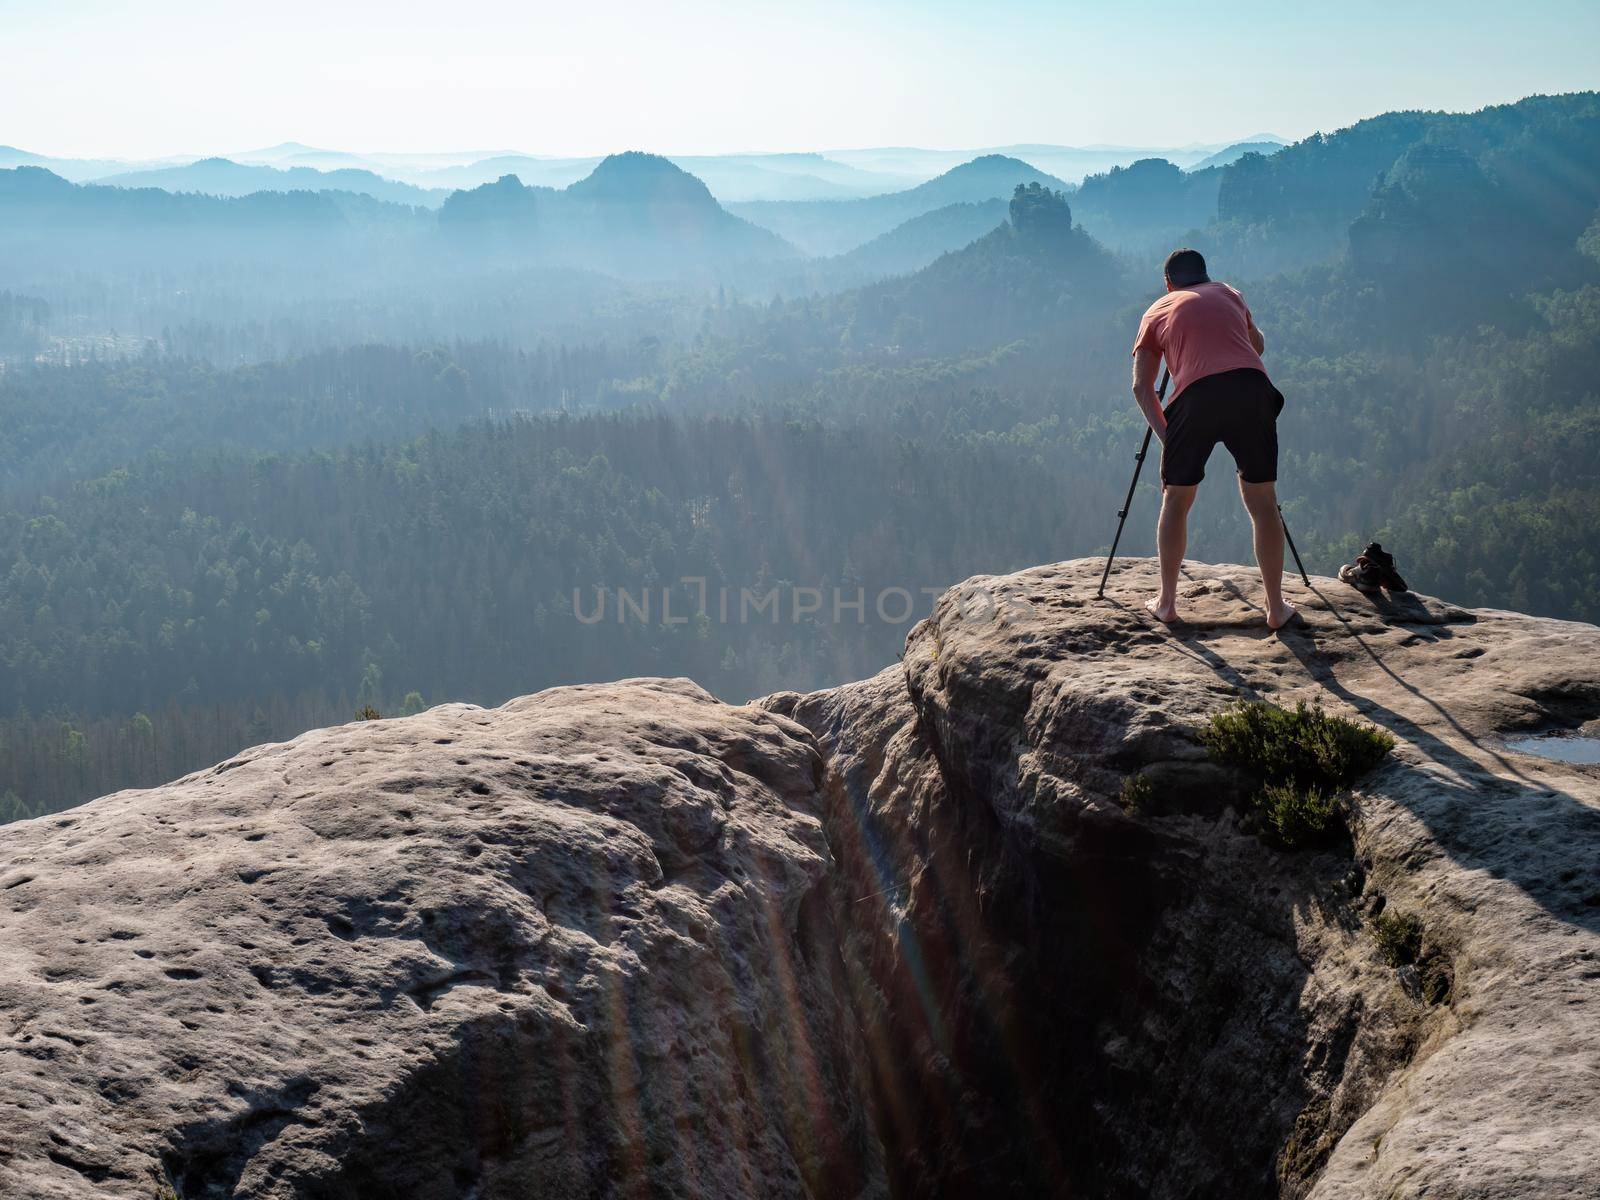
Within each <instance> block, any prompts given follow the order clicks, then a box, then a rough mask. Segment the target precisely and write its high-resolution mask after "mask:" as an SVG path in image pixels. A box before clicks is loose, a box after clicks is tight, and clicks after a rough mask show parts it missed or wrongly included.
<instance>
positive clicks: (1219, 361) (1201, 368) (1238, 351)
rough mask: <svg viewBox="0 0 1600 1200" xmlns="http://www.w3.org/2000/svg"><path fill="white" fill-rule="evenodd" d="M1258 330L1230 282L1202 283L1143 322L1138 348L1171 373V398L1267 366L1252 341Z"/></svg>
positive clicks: (1159, 304)
mask: <svg viewBox="0 0 1600 1200" xmlns="http://www.w3.org/2000/svg"><path fill="white" fill-rule="evenodd" d="M1254 328H1255V322H1254V321H1253V320H1251V317H1250V309H1249V306H1248V305H1246V304H1245V302H1244V297H1243V296H1241V295H1240V294H1239V293H1238V292H1237V291H1236V290H1235V289H1233V288H1231V287H1229V286H1228V285H1227V284H1225V283H1197V284H1194V285H1192V286H1190V287H1182V288H1177V289H1176V290H1174V291H1170V292H1168V293H1167V294H1166V295H1165V296H1162V297H1161V299H1159V300H1157V301H1156V302H1155V303H1154V304H1152V305H1151V306H1150V307H1149V308H1147V309H1145V313H1144V319H1143V320H1142V321H1140V322H1139V336H1138V337H1137V338H1135V339H1134V343H1133V349H1134V352H1135V353H1137V352H1138V351H1140V350H1154V351H1155V352H1156V353H1158V354H1160V355H1161V357H1162V358H1164V359H1166V360H1167V370H1169V371H1171V372H1172V396H1171V399H1173V400H1176V399H1177V398H1178V397H1179V396H1181V395H1183V389H1184V388H1186V387H1188V386H1189V385H1190V384H1191V383H1193V382H1194V381H1195V380H1196V379H1203V378H1205V377H1206V376H1207V375H1219V374H1221V373H1222V372H1223V371H1234V370H1237V369H1238V368H1240V367H1254V368H1255V369H1256V370H1258V371H1260V372H1261V373H1262V374H1265V373H1266V370H1267V369H1266V367H1265V366H1263V365H1262V363H1261V355H1259V354H1257V353H1256V348H1255V346H1254V344H1253V343H1252V342H1251V341H1250V331H1251V330H1252V329H1254Z"/></svg>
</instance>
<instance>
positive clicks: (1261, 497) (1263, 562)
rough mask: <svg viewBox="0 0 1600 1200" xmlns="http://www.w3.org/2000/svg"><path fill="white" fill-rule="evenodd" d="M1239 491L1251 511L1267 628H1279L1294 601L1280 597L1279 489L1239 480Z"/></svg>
mask: <svg viewBox="0 0 1600 1200" xmlns="http://www.w3.org/2000/svg"><path fill="white" fill-rule="evenodd" d="M1239 495H1240V496H1241V497H1242V498H1243V500H1244V506H1245V509H1246V511H1248V512H1249V514H1250V524H1251V526H1252V527H1253V530H1254V533H1255V544H1256V565H1257V566H1258V567H1260V568H1261V587H1262V590H1263V591H1265V592H1266V594H1267V628H1268V629H1282V628H1283V627H1284V626H1285V625H1287V624H1288V623H1289V621H1290V619H1291V618H1293V616H1294V605H1292V604H1290V603H1289V602H1288V601H1287V600H1285V599H1284V598H1283V517H1282V516H1280V515H1279V513H1278V489H1277V487H1276V486H1275V485H1273V484H1270V483H1246V482H1245V481H1244V480H1243V479H1240V480H1239Z"/></svg>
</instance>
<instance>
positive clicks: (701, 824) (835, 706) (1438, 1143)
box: [0, 561, 1600, 1200]
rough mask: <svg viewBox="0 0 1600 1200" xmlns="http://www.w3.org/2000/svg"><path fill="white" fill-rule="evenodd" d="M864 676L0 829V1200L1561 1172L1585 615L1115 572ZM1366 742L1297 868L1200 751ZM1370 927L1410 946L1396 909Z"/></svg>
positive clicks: (1594, 981) (249, 763) (1033, 579)
mask: <svg viewBox="0 0 1600 1200" xmlns="http://www.w3.org/2000/svg"><path fill="white" fill-rule="evenodd" d="M1098 572H1099V563H1097V562H1088V561H1081V562H1069V563H1062V564H1057V565H1054V566H1049V567H1040V568H1036V569H1034V570H1030V571H1024V572H1021V573H1019V574H1015V575H1009V576H998V577H979V578H975V579H972V580H968V581H967V582H966V583H964V584H962V585H960V586H959V587H957V588H954V589H952V590H951V591H950V592H948V593H947V594H946V595H945V596H944V597H943V598H942V599H941V600H940V602H939V603H938V605H937V606H936V608H935V611H934V613H933V615H932V616H931V617H930V618H929V619H928V620H927V621H925V622H923V623H921V624H920V625H918V626H917V627H916V628H915V629H914V630H913V631H912V633H911V635H910V637H909V639H908V641H907V645H906V652H905V656H904V660H903V661H902V662H901V663H900V664H897V665H895V666H893V667H890V668H888V669H887V670H885V671H883V672H882V673H881V674H879V675H878V676H876V677H874V678H872V679H868V680H865V681H862V682H859V683H853V684H848V685H845V686H842V687H839V688H834V689H830V690H828V691H823V692H818V693H813V694H811V695H799V694H794V693H784V694H779V695H775V696H771V697H767V698H766V699H764V700H762V701H759V702H757V703H755V704H751V705H741V706H733V705H727V704H723V703H720V702H718V701H717V700H715V699H714V698H713V697H711V696H710V695H708V694H707V693H705V692H704V691H702V690H701V689H699V688H698V687H696V686H695V685H693V684H692V683H689V682H687V681H683V680H631V681H625V682H621V683H616V684H606V685H594V686H586V687H574V688H558V689H554V690H551V691H547V692H543V693H540V694H538V695H535V696H529V697H524V698H522V699H519V700H514V701H512V702H510V703H508V704H506V705H503V706H502V707H500V708H497V709H492V710H486V709H480V708H476V707H473V706H469V705H459V704H457V705H444V706H441V707H438V708H435V709H432V710H430V711H428V712H426V713H423V714H421V715H419V716H415V717H408V718H403V719H398V720H389V721H377V722H370V723H360V724H355V725H347V726H342V727H339V728H335V729H326V730H318V731H314V732H312V733H308V734H306V735H304V736H302V737H300V738H297V739H296V740H294V741H293V742H290V743H286V744H282V745H271V746H261V747H256V748H254V749H251V750H248V751H245V752H243V753H241V754H240V755H238V756H237V757H235V758H234V759H231V760H229V761H228V762H225V763H222V764H220V765H219V766H217V767H215V768H213V769H211V770H209V771H205V772H200V773H197V774H195V775H192V776H189V777H188V778H186V779H183V780H179V781H177V782H176V783H173V784H170V785H168V786H166V787H163V788H157V789H153V790H150V791H144V792H123V793H118V794H116V795H114V796H108V797H105V798H103V799H101V800H97V801H94V802H92V803H91V804H88V805H85V806H83V807H81V808H79V809H76V810H72V811H70V812H68V813H65V814H60V815H57V816H52V817H45V818H41V819H39V820H36V821H32V822H26V823H23V824H20V825H15V826H10V827H7V828H5V829H3V830H0V931H3V933H0V947H3V950H0V1016H3V1017H4V1018H5V1022H6V1023H5V1026H4V1029H3V1030H0V1081H3V1087H0V1194H4V1195H8V1196H9V1195H18V1196H38V1197H52V1198H54V1197H80V1196H119V1197H122V1196H126V1197H157V1196H167V1197H181V1198H183V1200H197V1198H200V1197H212V1196H241V1197H328V1198H332V1197H341V1198H342V1197H352V1198H353V1197H364V1198H365V1197H383V1196H408V1197H446V1196H451V1197H457V1196H459V1197H477V1198H479V1200H490V1198H498V1197H512V1196H516V1197H522V1196H528V1195H543V1194H551V1193H555V1194H563V1195H571V1196H575V1197H588V1196H596V1197H612V1196H615V1197H624V1196H639V1195H651V1196H657V1195H660V1196H686V1197H687V1196H714V1197H742V1196H811V1197H876V1196H907V1197H924V1196H925V1197H932V1196H968V1195H989V1194H1015V1195H1030V1196H1063V1197H1064V1196H1093V1197H1118V1198H1120V1197H1174V1198H1176V1197H1211V1196H1217V1197H1222V1196H1227V1197H1284V1198H1299V1197H1314V1198H1318V1200H1346V1198H1356V1197H1361V1198H1368V1197H1371V1198H1377V1197H1385V1198H1389V1197H1413V1196H1416V1197H1420V1196H1428V1197H1453V1198H1468V1197H1471V1198H1482V1200H1488V1198H1490V1197H1496V1198H1501V1197H1541V1198H1543V1197H1549V1198H1555V1197H1579V1196H1589V1195H1593V1194H1594V1190H1595V1188H1596V1186H1597V1184H1600V1147H1597V1146H1596V1144H1595V1140H1594V1138H1593V1136H1592V1134H1593V1130H1594V1129H1595V1128H1596V1127H1597V1126H1600V1070H1597V1063H1600V1019H1597V1018H1600V1011H1597V1005H1600V875H1597V865H1600V768H1596V767H1593V766H1584V765H1581V764H1570V763H1561V762H1557V761H1552V760H1549V759H1545V758H1541V757H1535V756H1529V755H1526V754H1521V753H1517V752H1515V751H1513V750H1512V749H1510V748H1509V746H1508V741H1509V740H1510V739H1512V738H1514V737H1516V736H1517V735H1519V734H1524V733H1527V732H1530V731H1542V730H1546V729H1572V728H1576V727H1578V726H1580V725H1583V724H1585V723H1586V722H1591V721H1593V720H1595V718H1596V717H1600V630H1597V629H1595V628H1594V627H1591V626H1586V625H1580V624H1575V623H1569V622H1560V621H1552V620H1544V619H1538V618H1533V617H1527V616H1522V615H1518V614H1514V613H1506V612H1495V611H1469V610H1465V609H1461V608H1458V607H1455V606H1452V605H1450V604H1448V603H1445V602H1442V601H1438V600H1434V599H1431V598H1428V597H1422V596H1402V597H1381V598H1376V599H1374V598H1369V597H1366V596H1364V595H1362V594H1360V593H1358V592H1355V591H1353V590H1351V589H1349V588H1347V587H1345V586H1343V585H1342V584H1338V583H1335V582H1333V581H1331V580H1325V579H1317V580H1314V585H1315V586H1314V588H1313V589H1311V590H1307V589H1306V588H1304V587H1302V586H1300V585H1298V584H1295V585H1292V586H1291V588H1290V595H1291V598H1292V599H1293V600H1295V602H1296V603H1297V604H1298V605H1299V606H1300V610H1301V612H1302V614H1303V618H1304V619H1303V621H1302V622H1300V623H1298V624H1297V625H1296V626H1294V627H1291V628H1290V629H1289V630H1287V631H1285V632H1284V633H1282V634H1280V635H1270V634H1268V632H1267V631H1266V628H1265V624H1264V621H1263V618H1262V614H1261V611H1260V608H1259V605H1258V603H1257V602H1256V600H1255V599H1254V585H1255V581H1254V573H1253V572H1251V571H1248V570H1246V569H1243V568H1237V567H1215V568H1207V567H1193V568H1191V569H1190V570H1189V571H1188V572H1187V575H1186V581H1185V585H1184V588H1183V603H1184V605H1185V611H1186V618H1187V619H1186V620H1185V622H1184V623H1183V624H1181V625H1178V626H1175V627H1173V628H1171V629H1168V628H1165V627H1162V626H1159V625H1157V624H1155V623H1154V622H1153V620H1152V619H1151V618H1150V617H1149V615H1148V614H1147V613H1145V611H1144V610H1143V608H1142V607H1141V606H1140V601H1141V600H1142V599H1143V597H1144V596H1145V595H1146V594H1147V593H1148V592H1149V591H1150V590H1151V589H1152V588H1153V585H1154V567H1153V564H1150V563H1146V562H1141V561H1128V562H1125V563H1123V564H1122V565H1121V566H1120V568H1119V570H1118V571H1117V572H1116V573H1114V574H1113V576H1112V582H1111V586H1110V587H1109V589H1108V591H1107V595H1106V598H1105V599H1103V600H1099V599H1096V598H1095V583H1096V581H1097V579H1098ZM1240 699H1265V700H1271V701H1273V702H1275V703H1278V704H1285V705H1292V704H1293V703H1294V702H1296V701H1298V700H1306V701H1311V702H1316V703H1319V704H1321V705H1323V706H1324V707H1325V708H1326V709H1327V710H1329V711H1330V712H1336V713H1340V714H1342V715H1346V716H1351V717H1355V718H1357V719H1360V720H1363V721H1366V722H1369V723H1371V724H1373V725H1376V726H1379V727H1381V728H1383V729H1386V730H1388V731H1389V732H1390V733H1392V734H1393V736H1394V737H1395V739H1396V748H1395V749H1394V751H1393V752H1392V753H1391V754H1390V755H1389V756H1388V757H1387V758H1386V759H1385V760H1384V762H1383V763H1382V764H1381V765H1380V766H1379V767H1378V768H1377V769H1376V770H1374V771H1373V772H1372V773H1371V774H1369V775H1368V776H1366V777H1365V778H1364V779H1362V780H1360V781H1359V782H1358V784H1357V785H1356V788H1355V791H1354V793H1353V794H1352V796H1351V798H1350V803H1349V808H1348V817H1347V824H1348V836H1347V837H1345V838H1342V839H1340V840H1339V841H1338V843H1337V844H1334V845H1332V846H1329V847H1327V848H1324V849H1320V850H1315V851H1294V852H1291V851H1285V850H1282V849H1276V848H1273V847H1272V846H1269V845H1268V844H1266V843H1265V842H1264V841H1263V840H1261V839H1260V838H1259V837H1257V836H1255V835H1253V834H1252V833H1251V832H1250V827H1249V824H1248V822H1247V821H1246V820H1245V819H1244V816H1243V814H1244V813H1245V810H1246V808H1247V805H1246V803H1245V788H1246V786H1247V783H1246V781H1245V780H1244V779H1243V778H1242V777H1241V776H1240V775H1239V774H1238V773H1237V772H1236V771H1234V770H1233V769H1231V768H1226V767H1223V766H1220V765H1218V764H1217V763H1215V762H1213V761H1212V760H1211V759H1210V758H1209V757H1208V755H1207V753H1206V751H1205V749H1204V747H1203V746H1202V745H1201V743H1200V742H1199V740H1198V739H1197V730H1198V729H1199V728H1200V727H1201V726H1202V725H1203V724H1204V722H1205V721H1206V720H1207V719H1208V718H1209V717H1210V716H1211V715H1213V714H1214V713H1216V712H1218V711H1220V710H1221V709H1223V708H1224V707H1225V706H1227V705H1229V704H1231V703H1234V702H1235V701H1237V700H1240ZM1395 929H1402V930H1404V931H1405V937H1404V938H1402V939H1400V940H1402V941H1404V942H1405V943H1406V944H1405V945H1403V946H1399V947H1397V946H1396V944H1395V938H1394V937H1393V936H1392V931H1393V930H1395Z"/></svg>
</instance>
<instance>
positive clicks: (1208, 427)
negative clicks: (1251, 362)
mask: <svg viewBox="0 0 1600 1200" xmlns="http://www.w3.org/2000/svg"><path fill="white" fill-rule="evenodd" d="M1282 409H1283V393H1282V392H1280V391H1278V389H1277V388H1275V387H1273V386H1272V380H1270V379H1268V378H1267V377H1266V376H1265V375H1264V374H1262V373H1261V372H1260V371H1258V370H1256V369H1255V368H1254V367H1240V368H1239V369H1238V370H1236V371H1223V372H1221V373H1220V374H1217V375H1206V376H1204V377H1203V378H1200V379H1196V380H1195V381H1194V382H1193V383H1191V384H1190V385H1189V386H1188V387H1186V388H1184V389H1183V394H1182V395H1181V396H1179V397H1178V398H1177V399H1176V400H1174V401H1173V402H1172V403H1171V404H1170V405H1168V406H1167V442H1166V445H1165V446H1163V447H1162V450H1161V482H1162V483H1170V484H1174V485H1176V486H1179V487H1187V486H1189V485H1191V484H1196V483H1199V482H1200V481H1201V480H1202V479H1204V478H1205V477H1206V460H1207V459H1208V458H1210V457H1211V452H1212V451H1213V450H1215V449H1216V448H1217V443H1218V442H1221V443H1222V444H1223V445H1224V446H1226V447H1227V448H1228V453H1229V454H1231V455H1233V461H1234V463H1235V464H1236V465H1237V466H1238V468H1239V478H1240V479H1242V480H1244V481H1245V482H1246V483H1273V482H1276V480H1277V478H1278V413H1279V412H1280V411H1281V410H1282Z"/></svg>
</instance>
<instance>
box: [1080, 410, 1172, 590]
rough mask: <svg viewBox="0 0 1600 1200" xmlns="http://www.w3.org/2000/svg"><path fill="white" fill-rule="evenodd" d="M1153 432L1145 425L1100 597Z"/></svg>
mask: <svg viewBox="0 0 1600 1200" xmlns="http://www.w3.org/2000/svg"><path fill="white" fill-rule="evenodd" d="M1163 386H1165V385H1163ZM1152 432H1154V431H1153V430H1151V429H1150V427H1149V426H1146V427H1145V431H1144V441H1143V442H1141V443H1140V445H1139V453H1137V454H1135V455H1134V456H1133V479H1132V480H1131V481H1130V482H1129V483H1128V495H1127V497H1126V498H1125V499H1124V500H1123V501H1122V507H1121V508H1120V509H1119V510H1118V511H1117V536H1116V537H1114V538H1112V539H1111V553H1110V554H1108V555H1106V569H1105V570H1104V571H1101V572H1100V589H1099V590H1098V591H1097V592H1095V595H1096V596H1099V597H1104V596H1105V594H1106V580H1107V579H1110V578H1111V563H1112V561H1113V560H1115V558H1116V557H1117V546H1118V545H1119V544H1120V543H1121V541H1122V527H1123V526H1124V525H1126V524H1127V523H1128V513H1129V512H1131V511H1132V510H1133V493H1134V489H1136V488H1137V487H1138V486H1139V472H1140V471H1142V470H1144V456H1145V454H1146V453H1148V452H1149V450H1150V434H1151V433H1152Z"/></svg>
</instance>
